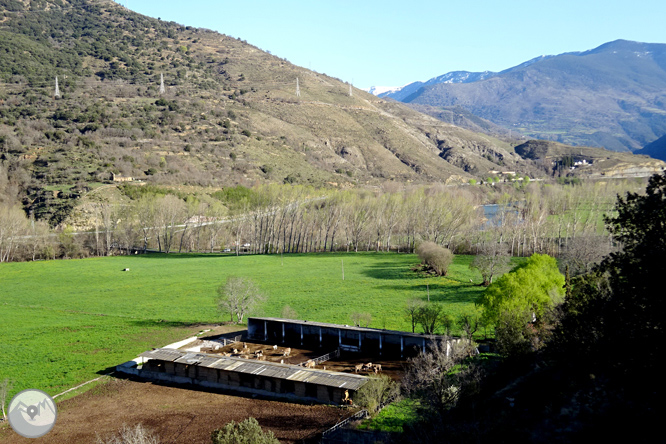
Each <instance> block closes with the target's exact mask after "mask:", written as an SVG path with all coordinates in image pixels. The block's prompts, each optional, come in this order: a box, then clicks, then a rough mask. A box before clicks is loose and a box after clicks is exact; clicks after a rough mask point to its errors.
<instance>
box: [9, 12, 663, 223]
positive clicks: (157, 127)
mask: <svg viewBox="0 0 666 444" xmlns="http://www.w3.org/2000/svg"><path fill="white" fill-rule="evenodd" d="M0 9H2V10H4V13H3V14H4V18H3V20H1V21H0V54H2V57H0V200H9V201H20V202H22V203H23V205H24V208H25V209H26V211H28V212H29V213H32V214H34V215H35V217H36V218H44V219H48V220H50V221H51V223H52V224H57V223H59V222H60V221H62V220H63V219H64V217H65V215H66V214H67V212H68V208H71V206H72V205H75V202H76V199H77V198H78V197H79V196H81V195H82V194H85V193H86V192H87V191H89V190H91V189H93V188H94V187H95V186H99V185H100V184H102V183H111V180H112V178H116V179H119V180H132V179H137V178H139V179H142V180H143V181H146V182H149V183H153V184H157V185H168V186H183V185H194V186H205V187H217V188H219V187H225V186H233V185H238V184H240V185H246V186H251V185H254V184H256V183H276V182H277V183H301V184H312V185H314V186H337V187H347V186H364V185H368V184H369V185H377V184H381V183H383V182H386V181H396V182H399V183H432V182H443V183H465V182H467V181H469V180H470V179H471V178H475V177H476V178H479V177H487V176H486V175H487V174H489V172H492V171H498V170H499V171H513V172H515V173H516V174H528V175H530V176H531V177H535V176H539V175H545V174H551V173H552V172H551V170H550V169H549V168H550V167H548V166H546V167H544V165H542V164H539V163H538V162H535V161H534V160H532V159H525V158H523V157H521V156H520V155H519V154H517V153H516V151H515V149H514V147H515V146H516V145H518V144H520V143H523V142H524V140H519V139H515V138H511V137H510V134H506V131H505V130H503V129H501V128H500V127H498V126H497V125H494V124H493V123H491V122H489V121H488V120H484V119H481V118H479V117H477V116H476V115H474V114H473V113H469V112H468V111H466V110H465V109H464V108H463V107H456V108H452V109H451V110H447V111H446V112H443V114H445V115H446V116H448V121H447V119H446V118H445V119H444V121H442V120H438V119H436V118H434V117H431V116H428V115H426V114H424V113H423V112H420V111H427V110H428V107H427V106H425V105H419V106H421V107H422V108H421V110H420V111H417V110H414V109H412V108H410V107H409V106H407V105H406V104H402V103H399V102H397V101H394V100H385V99H382V98H378V97H375V96H373V95H371V94H368V93H366V92H364V91H361V90H359V89H353V90H352V94H351V95H350V93H349V85H348V84H347V83H345V82H343V81H341V80H339V79H336V78H333V77H331V76H328V75H326V74H322V73H317V72H314V71H310V70H307V69H305V68H302V67H299V66H295V65H293V64H291V63H289V62H288V61H287V60H285V59H282V58H280V57H277V56H275V55H271V54H269V53H267V52H265V51H262V50H260V49H259V48H257V47H255V46H252V45H249V44H247V43H246V42H244V41H242V40H240V39H237V38H232V37H229V36H225V35H223V34H219V33H217V32H213V31H211V30H207V29H201V28H194V27H190V26H186V25H181V24H178V23H173V22H164V21H161V20H159V19H154V18H150V17H146V16H142V15H140V14H137V13H134V12H132V11H130V10H128V9H126V8H124V7H122V6H120V5H118V4H117V3H115V2H112V1H110V0H32V1H29V0H25V1H17V0H0ZM488 75H490V73H488ZM465 76H467V78H468V79H470V80H471V79H472V78H480V77H479V76H473V75H468V74H461V75H460V76H459V77H457V78H462V77H465ZM56 78H57V81H58V94H56V89H55V83H56ZM494 78H496V77H490V78H487V79H485V80H481V81H478V82H474V83H468V84H467V85H474V84H479V83H483V82H487V81H489V80H492V79H494ZM297 85H298V86H297ZM440 85H449V84H436V85H431V86H428V88H434V87H438V86H440ZM414 103H416V101H414ZM440 114H442V112H440ZM440 117H442V116H440ZM461 126H464V127H466V128H463V127H461ZM489 134H492V135H489ZM568 149H570V152H571V153H573V152H574V151H571V147H569V148H568ZM566 150H567V148H562V147H560V148H559V149H558V150H557V152H558V153H565V152H566ZM584 151H585V150H580V149H576V150H575V153H576V156H581V155H583V156H584ZM609 156H611V157H612V154H609ZM555 161H557V159H555ZM623 165H624V166H632V168H633V167H634V166H639V169H640V168H642V171H645V174H648V173H649V172H650V171H658V170H660V169H661V168H662V167H663V166H664V164H663V163H660V162H657V161H651V160H649V159H645V158H643V157H632V156H623V157H621V158H620V157H618V158H617V162H616V163H614V166H613V168H615V169H617V168H620V170H621V169H622V166H623ZM594 173H596V174H598V173H600V171H598V170H595V171H594ZM491 174H492V173H491Z"/></svg>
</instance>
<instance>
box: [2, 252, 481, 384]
mask: <svg viewBox="0 0 666 444" xmlns="http://www.w3.org/2000/svg"><path fill="white" fill-rule="evenodd" d="M471 259H472V258H471V257H466V256H457V257H456V260H455V262H454V264H453V265H452V266H451V269H450V272H449V276H448V277H423V276H422V275H419V274H417V273H415V272H413V271H412V270H411V268H412V267H413V266H414V265H416V264H417V263H418V262H419V261H418V258H417V257H416V256H414V255H406V254H364V253H356V254H321V255H285V256H284V257H283V258H281V257H280V256H240V257H235V256H218V255H168V256H165V255H157V254H154V255H139V256H129V257H128V256H120V257H108V258H93V259H84V260H59V261H39V262H24V263H5V264H1V265H0V337H1V338H2V340H1V341H0V379H3V378H5V377H8V378H10V379H12V380H13V381H14V390H13V392H12V394H13V393H16V392H18V391H19V390H22V389H25V388H40V389H43V390H45V391H47V392H48V393H50V394H56V393H60V392H61V391H63V390H65V389H67V388H69V387H72V386H74V385H76V384H78V383H81V382H83V381H86V380H89V379H91V378H94V377H96V376H97V375H98V373H99V372H103V371H105V370H106V369H107V368H109V367H113V366H115V365H116V364H119V363H122V362H125V361H127V360H129V359H132V358H134V357H136V356H137V354H138V353H140V352H142V351H145V350H147V349H150V348H151V347H157V346H161V345H164V344H167V343H169V342H173V341H175V340H177V339H181V338H183V337H186V336H187V335H189V334H192V333H196V332H197V331H199V330H200V328H201V327H200V325H201V324H209V323H215V322H220V321H227V320H228V316H227V315H224V316H223V315H220V314H219V313H217V311H216V308H215V303H214V296H215V294H216V288H217V287H218V286H219V285H220V284H222V283H224V281H225V279H226V277H227V276H229V275H237V276H247V277H249V278H251V279H253V280H254V281H255V282H256V283H257V284H258V285H259V286H260V288H261V289H262V291H263V292H264V293H265V295H266V296H267V301H266V302H265V303H264V304H263V305H262V306H261V307H259V308H258V309H257V310H255V312H254V313H252V314H255V315H266V316H279V315H280V312H281V310H282V308H283V307H284V306H285V305H289V306H291V307H292V308H293V309H294V310H296V312H297V313H298V317H299V318H300V319H307V320H313V321H315V320H316V321H322V322H334V323H343V324H348V323H350V315H351V314H352V313H353V312H368V313H371V314H372V323H371V327H376V328H387V329H399V330H409V329H410V326H409V323H408V321H407V319H406V318H405V317H404V316H403V314H402V309H403V306H404V304H405V301H406V300H407V299H409V298H412V297H420V298H422V299H426V284H427V285H428V286H429V289H430V299H431V301H434V302H437V303H441V304H444V305H445V307H446V311H447V312H448V313H449V314H451V315H453V316H455V315H457V314H458V313H462V312H464V311H468V310H472V309H473V300H474V298H475V297H476V296H477V295H478V294H479V293H480V292H481V291H482V288H481V287H478V286H476V285H473V284H472V283H470V279H473V280H474V281H475V282H477V283H478V282H480V280H481V278H480V276H479V275H478V274H477V273H476V272H474V271H471V270H470V269H469V268H468V265H469V262H470V261H471ZM343 261H344V276H345V280H344V281H343V280H342V262H343ZM124 268H129V269H130V271H129V272H123V271H122V270H123V269H124Z"/></svg>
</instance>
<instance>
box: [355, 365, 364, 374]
mask: <svg viewBox="0 0 666 444" xmlns="http://www.w3.org/2000/svg"><path fill="white" fill-rule="evenodd" d="M360 371H363V364H356V365H355V366H354V372H356V373H358V372H360Z"/></svg>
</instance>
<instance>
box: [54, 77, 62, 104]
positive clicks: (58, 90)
mask: <svg viewBox="0 0 666 444" xmlns="http://www.w3.org/2000/svg"><path fill="white" fill-rule="evenodd" d="M53 97H55V98H58V99H59V98H60V88H58V76H56V78H55V92H54V93H53Z"/></svg>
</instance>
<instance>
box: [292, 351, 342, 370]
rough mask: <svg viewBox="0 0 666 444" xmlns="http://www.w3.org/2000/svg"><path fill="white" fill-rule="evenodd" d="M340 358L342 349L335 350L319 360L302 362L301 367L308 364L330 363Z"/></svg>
mask: <svg viewBox="0 0 666 444" xmlns="http://www.w3.org/2000/svg"><path fill="white" fill-rule="evenodd" d="M339 357H340V349H337V350H334V351H332V352H330V353H326V354H325V355H322V356H319V357H318V358H314V359H308V360H307V361H305V362H301V363H300V364H298V365H300V366H301V367H305V366H306V364H307V363H308V362H313V361H314V363H315V365H316V364H321V363H322V362H326V361H330V360H331V359H333V358H339Z"/></svg>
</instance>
